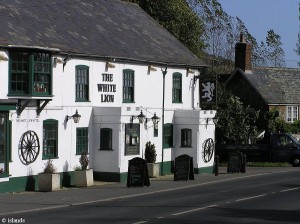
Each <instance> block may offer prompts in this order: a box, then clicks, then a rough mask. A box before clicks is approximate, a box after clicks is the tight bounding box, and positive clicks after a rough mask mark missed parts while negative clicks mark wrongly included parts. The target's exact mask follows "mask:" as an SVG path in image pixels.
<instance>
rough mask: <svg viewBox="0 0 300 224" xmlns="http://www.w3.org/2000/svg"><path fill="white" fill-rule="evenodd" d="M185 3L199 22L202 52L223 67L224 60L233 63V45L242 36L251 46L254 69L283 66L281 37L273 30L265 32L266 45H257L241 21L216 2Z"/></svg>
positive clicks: (193, 1) (192, 0)
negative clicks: (202, 32)
mask: <svg viewBox="0 0 300 224" xmlns="http://www.w3.org/2000/svg"><path fill="white" fill-rule="evenodd" d="M187 2H188V4H189V6H190V7H191V8H192V9H193V10H194V12H195V13H196V14H197V15H198V17H199V18H200V19H201V20H202V21H203V26H204V35H203V36H202V39H203V41H204V43H205V44H206V49H205V52H207V53H208V54H210V55H213V56H214V59H215V60H216V59H217V60H219V59H220V58H223V59H226V60H225V62H226V65H228V64H227V60H230V61H234V57H235V44H236V43H237V42H239V36H240V34H241V33H243V35H244V38H245V41H246V42H247V43H249V44H251V45H252V49H253V50H252V61H253V64H254V65H255V66H273V67H282V66H285V62H284V61H285V59H284V51H283V49H282V43H281V37H280V36H279V35H278V34H276V33H275V32H274V30H269V31H268V33H267V37H266V43H265V42H263V41H261V42H260V44H258V42H257V40H256V39H255V38H254V37H253V36H252V35H251V34H250V32H249V31H248V29H247V27H246V26H245V24H244V23H243V21H242V20H241V19H240V18H239V17H232V16H229V15H228V14H227V13H226V12H225V11H224V10H223V8H222V5H221V4H220V3H219V2H218V0H187ZM222 67H223V68H224V66H222ZM222 67H221V68H222ZM225 68H227V67H225ZM217 69H218V67H217ZM232 70H233V69H232ZM232 70H231V71H232Z"/></svg>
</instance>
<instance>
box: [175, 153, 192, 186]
mask: <svg viewBox="0 0 300 224" xmlns="http://www.w3.org/2000/svg"><path fill="white" fill-rule="evenodd" d="M194 179H195V178H194V165H193V157H190V156H188V155H181V156H178V157H176V158H175V167H174V180H175V181H177V180H185V181H188V180H194Z"/></svg>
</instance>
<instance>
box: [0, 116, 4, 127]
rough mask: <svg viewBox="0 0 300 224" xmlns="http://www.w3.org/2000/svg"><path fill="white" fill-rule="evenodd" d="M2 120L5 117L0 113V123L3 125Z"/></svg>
mask: <svg viewBox="0 0 300 224" xmlns="http://www.w3.org/2000/svg"><path fill="white" fill-rule="evenodd" d="M4 121H5V118H4V116H2V115H1V116H0V124H1V125H3V124H4Z"/></svg>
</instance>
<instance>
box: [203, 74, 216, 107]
mask: <svg viewBox="0 0 300 224" xmlns="http://www.w3.org/2000/svg"><path fill="white" fill-rule="evenodd" d="M199 87H200V107H202V106H211V105H216V103H217V81H216V79H214V78H213V77H201V78H200V80H199Z"/></svg>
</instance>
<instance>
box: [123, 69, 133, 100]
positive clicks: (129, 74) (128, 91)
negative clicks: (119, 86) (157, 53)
mask: <svg viewBox="0 0 300 224" xmlns="http://www.w3.org/2000/svg"><path fill="white" fill-rule="evenodd" d="M123 102H124V103H133V102H134V71H133V70H131V69H124V70H123Z"/></svg>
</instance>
